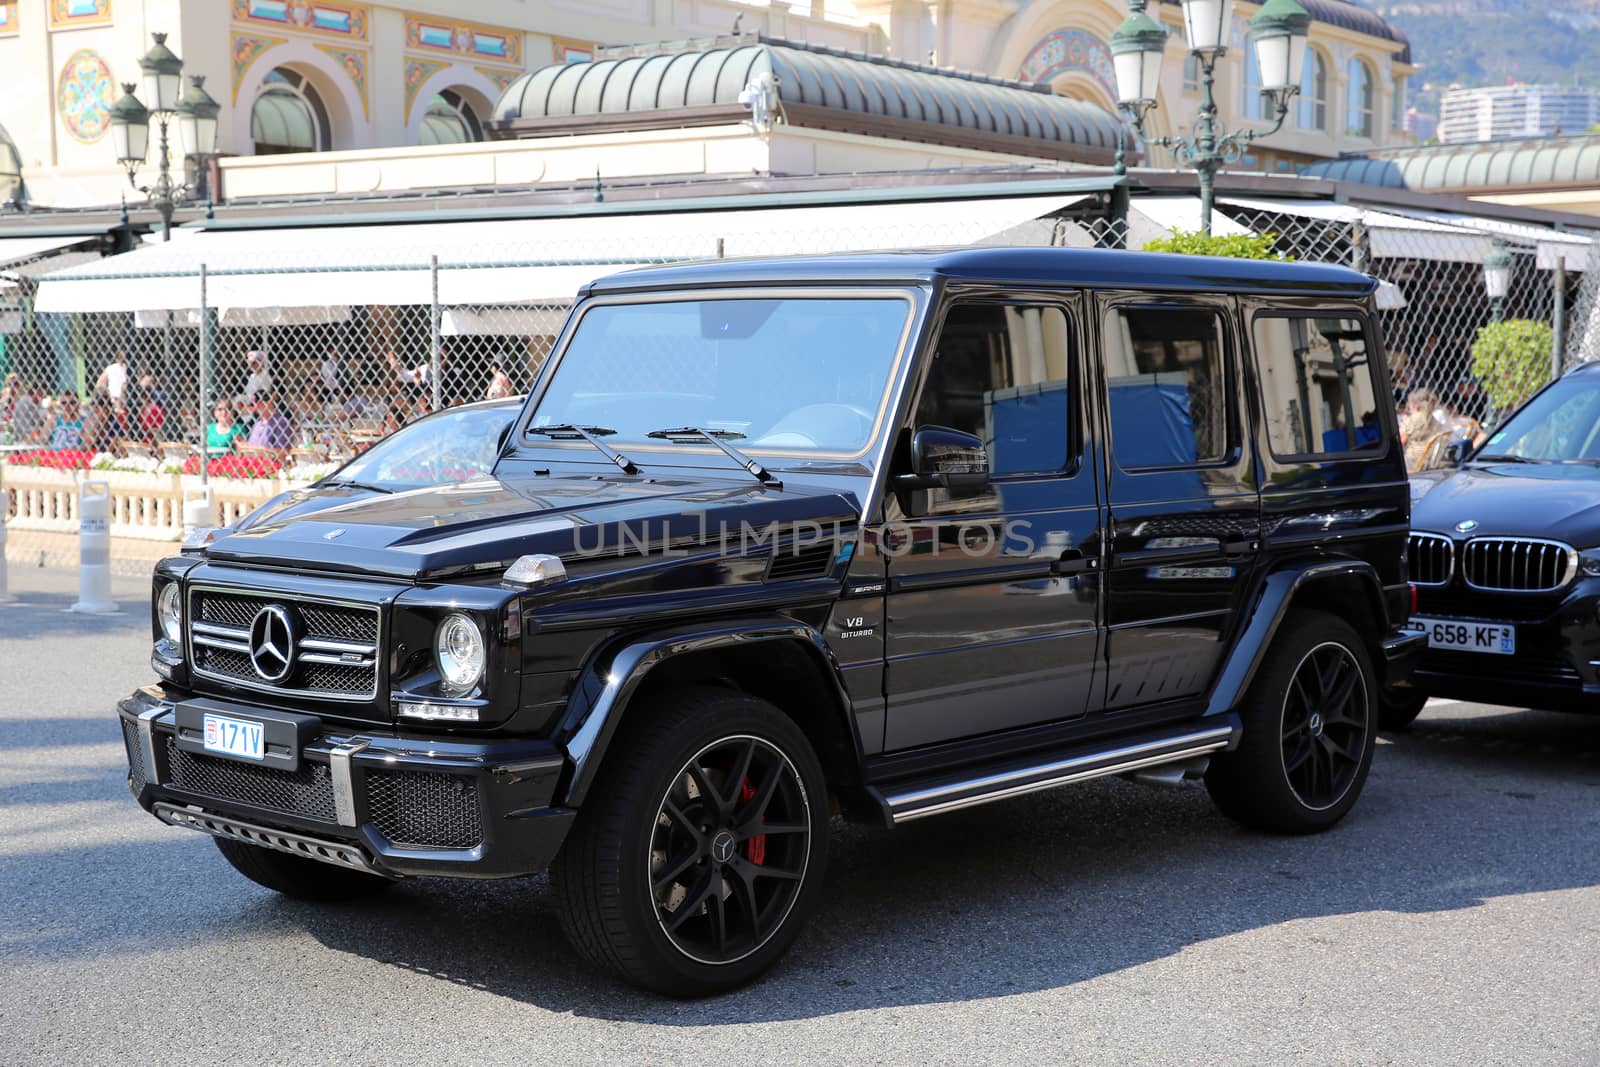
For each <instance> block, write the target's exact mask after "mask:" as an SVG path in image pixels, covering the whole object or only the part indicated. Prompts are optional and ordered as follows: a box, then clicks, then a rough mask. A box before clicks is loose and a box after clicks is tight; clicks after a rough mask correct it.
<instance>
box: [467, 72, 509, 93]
mask: <svg viewBox="0 0 1600 1067" xmlns="http://www.w3.org/2000/svg"><path fill="white" fill-rule="evenodd" d="M472 69H473V70H475V71H477V72H478V73H479V74H482V75H483V76H484V77H485V78H488V79H489V81H490V83H491V84H492V85H493V86H494V87H495V88H496V89H498V90H500V91H501V92H502V93H503V92H505V91H506V87H507V86H508V85H510V84H511V83H512V82H514V81H516V80H517V78H518V77H519V75H518V72H517V71H514V70H498V69H496V68H494V67H473V68H472Z"/></svg>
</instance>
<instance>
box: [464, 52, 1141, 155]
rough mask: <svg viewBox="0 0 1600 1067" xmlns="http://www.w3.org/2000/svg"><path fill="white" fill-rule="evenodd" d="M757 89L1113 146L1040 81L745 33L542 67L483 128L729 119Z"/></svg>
mask: <svg viewBox="0 0 1600 1067" xmlns="http://www.w3.org/2000/svg"><path fill="white" fill-rule="evenodd" d="M763 88H765V91H766V93H767V94H768V96H769V97H770V99H769V100H768V101H765V102H764V103H766V104H767V106H770V108H771V110H772V114H773V115H774V117H776V118H778V119H780V120H781V121H784V122H787V123H789V124H790V125H794V126H809V127H820V128H832V129H840V130H845V131H847V132H856V133H863V134H868V135H873V136H882V137H890V138H896V139H900V140H912V141H927V142H934V143H941V144H953V145H959V146H964V147H974V148H980V149H988V150H992V151H999V152H1011V153H1018V154H1026V155H1045V156H1049V157H1053V158H1066V159H1075V160H1080V161H1084V162H1105V161H1108V160H1109V158H1110V156H1111V154H1112V153H1114V152H1115V150H1116V145H1117V137H1118V122H1117V119H1116V117H1115V116H1114V115H1112V114H1111V113H1110V112H1109V111H1107V110H1105V109H1104V108H1102V107H1098V106H1096V105H1095V104H1092V103H1088V102H1086V101H1082V100H1073V99H1070V98H1067V97H1063V96H1058V95H1056V94H1055V93H1053V92H1051V91H1050V89H1049V87H1048V86H1043V85H1031V84H1027V83H1023V82H1014V81H1005V80H1002V79H998V78H989V77H985V76H983V75H978V74H968V73H964V72H960V71H953V70H943V69H940V68H937V67H929V66H922V65H919V64H914V63H905V62H901V61H899V60H893V59H888V58H885V57H882V56H868V55H863V54H859V53H852V52H843V51H839V50H837V49H832V48H823V47H820V46H816V45H809V44H802V43H797V42H791V41H784V40H779V39H774V38H767V37H761V36H755V35H750V36H745V37H737V38H719V39H717V40H714V41H708V42H703V43H700V44H699V46H695V43H694V42H685V43H679V44H678V45H677V46H676V50H650V51H647V52H641V53H639V54H627V55H622V56H616V57H612V58H602V59H600V60H597V61H595V62H589V63H563V64H556V65H553V66H548V67H543V68H541V69H539V70H535V71H532V72H530V73H528V74H524V75H523V76H522V77H520V78H518V79H517V80H516V81H514V82H512V83H511V84H510V86H508V87H507V88H506V91H505V93H504V94H503V95H502V96H501V98H500V101H499V103H498V104H497V105H496V106H495V110H494V116H493V122H492V123H491V124H490V126H491V129H493V130H494V132H496V133H497V134H499V135H500V136H512V137H516V136H545V135H549V134H554V133H572V132H577V131H579V130H582V129H586V128H587V129H593V130H600V129H609V130H616V129H627V128H640V127H659V126H664V125H668V124H671V125H709V124H712V123H716V122H727V121H730V120H732V121H739V120H741V119H743V118H748V117H750V116H751V114H752V110H751V109H750V108H749V103H750V102H752V101H751V94H753V93H754V94H759V93H761V92H762V90H763ZM741 96H743V97H744V98H745V100H744V101H743V102H742V101H741ZM585 120H587V121H585Z"/></svg>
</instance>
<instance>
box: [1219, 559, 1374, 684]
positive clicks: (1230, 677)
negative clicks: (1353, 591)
mask: <svg viewBox="0 0 1600 1067" xmlns="http://www.w3.org/2000/svg"><path fill="white" fill-rule="evenodd" d="M1339 578H1354V579H1355V580H1356V581H1357V582H1358V583H1360V585H1361V587H1362V589H1363V591H1364V594H1365V596H1366V599H1367V600H1368V602H1369V605H1368V606H1369V607H1371V609H1372V611H1373V613H1374V617H1375V618H1378V619H1380V620H1383V619H1387V618H1388V612H1387V611H1386V609H1385V608H1384V602H1383V583H1382V582H1381V581H1379V580H1378V572H1377V569H1376V568H1374V567H1373V566H1372V564H1370V563H1368V562H1366V561H1365V560H1357V559H1346V560H1324V561H1321V562H1309V563H1301V564H1298V565H1292V566H1287V567H1284V568H1282V569H1279V570H1275V571H1273V572H1272V573H1271V574H1268V575H1267V576H1266V578H1265V579H1264V580H1263V581H1262V583H1261V591H1260V592H1259V593H1258V594H1257V596H1256V600H1255V605H1254V606H1253V607H1252V608H1251V611H1250V618H1249V621H1248V622H1246V623H1245V625H1244V629H1243V631H1242V632H1241V633H1240V634H1239V639H1238V640H1237V641H1235V642H1234V643H1233V651H1232V652H1231V653H1229V655H1228V659H1227V662H1225V663H1224V664H1223V666H1222V671H1221V672H1220V673H1219V674H1218V675H1217V680H1216V683H1215V684H1214V685H1212V687H1211V696H1210V698H1209V699H1208V700H1207V701H1206V711H1205V713H1206V714H1207V715H1220V714H1222V713H1224V712H1227V711H1231V710H1233V709H1234V708H1235V707H1237V706H1238V704H1239V701H1241V700H1243V699H1244V695H1245V694H1246V693H1247V692H1249V690H1250V683H1251V682H1253V681H1255V677H1256V672H1257V671H1259V670H1260V669H1261V664H1262V663H1263V662H1265V660H1266V657H1267V654H1268V652H1270V651H1271V648H1272V641H1273V639H1274V638H1275V637H1276V636H1277V634H1278V627H1279V626H1281V625H1282V624H1283V620H1284V618H1285V617H1287V616H1288V614H1289V611H1290V609H1291V608H1292V607H1293V606H1294V600H1295V597H1296V595H1297V594H1299V593H1300V591H1301V590H1303V589H1305V588H1306V587H1307V586H1309V585H1312V584H1315V583H1317V582H1322V581H1328V580H1330V579H1339ZM1379 640H1380V642H1381V635H1380V639H1379ZM1380 667H1381V665H1380Z"/></svg>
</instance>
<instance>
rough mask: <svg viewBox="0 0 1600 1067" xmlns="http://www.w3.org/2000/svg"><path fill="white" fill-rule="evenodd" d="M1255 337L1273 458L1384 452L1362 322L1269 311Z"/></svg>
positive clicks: (1375, 381) (1374, 378)
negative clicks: (1368, 451) (1365, 451)
mask: <svg viewBox="0 0 1600 1067" xmlns="http://www.w3.org/2000/svg"><path fill="white" fill-rule="evenodd" d="M1252 332H1253V334H1254V339H1255V349H1256V366H1257V367H1259V368H1260V373H1261V399H1262V404H1263V406H1264V407H1265V409H1266V410H1265V412H1264V417H1265V422H1266V426H1267V443H1268V444H1269V445H1270V446H1271V447H1272V454H1273V455H1275V456H1278V457H1280V458H1282V457H1291V456H1321V455H1328V454H1330V453H1342V452H1360V451H1364V450H1374V451H1375V450H1377V449H1378V448H1380V446H1381V445H1382V444H1383V430H1382V427H1381V426H1380V425H1379V423H1378V404H1377V400H1376V397H1377V395H1378V390H1379V388H1380V386H1379V384H1378V378H1377V376H1376V372H1377V368H1376V367H1374V366H1373V365H1372V360H1371V359H1370V358H1368V356H1369V352H1368V347H1367V330H1366V323H1365V322H1364V321H1363V320H1362V319H1359V318H1342V319H1319V318H1313V317H1312V316H1310V315H1305V314H1276V313H1272V312H1268V313H1266V314H1263V315H1258V316H1257V317H1256V320H1255V326H1254V329H1253V331H1252Z"/></svg>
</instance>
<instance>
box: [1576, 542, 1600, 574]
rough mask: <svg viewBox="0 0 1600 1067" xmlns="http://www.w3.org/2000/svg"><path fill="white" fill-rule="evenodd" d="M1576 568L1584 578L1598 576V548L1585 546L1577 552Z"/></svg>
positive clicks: (1599, 565)
mask: <svg viewBox="0 0 1600 1067" xmlns="http://www.w3.org/2000/svg"><path fill="white" fill-rule="evenodd" d="M1578 570H1579V571H1580V572H1581V573H1582V574H1583V576H1584V577H1585V578H1600V548H1586V549H1584V550H1583V551H1582V552H1579V553H1578Z"/></svg>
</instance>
